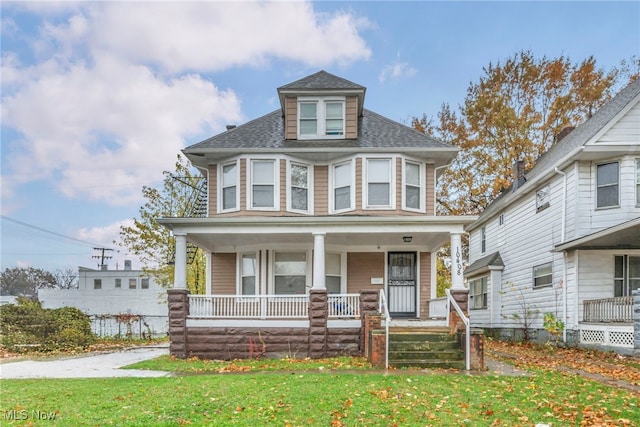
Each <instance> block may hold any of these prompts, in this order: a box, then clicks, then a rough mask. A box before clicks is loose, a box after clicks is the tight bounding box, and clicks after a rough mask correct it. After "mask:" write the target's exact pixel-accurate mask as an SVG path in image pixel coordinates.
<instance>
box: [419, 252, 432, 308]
mask: <svg viewBox="0 0 640 427" xmlns="http://www.w3.org/2000/svg"><path fill="white" fill-rule="evenodd" d="M418 256H419V257H420V260H419V263H420V313H419V315H418V317H420V319H428V318H429V301H430V300H431V252H419V253H418Z"/></svg>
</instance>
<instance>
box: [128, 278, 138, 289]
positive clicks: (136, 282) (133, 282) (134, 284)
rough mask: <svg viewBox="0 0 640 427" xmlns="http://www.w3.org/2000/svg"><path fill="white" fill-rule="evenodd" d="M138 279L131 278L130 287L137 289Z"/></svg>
mask: <svg viewBox="0 0 640 427" xmlns="http://www.w3.org/2000/svg"><path fill="white" fill-rule="evenodd" d="M137 285H138V281H137V280H136V279H129V289H135V288H137V287H138V286H137Z"/></svg>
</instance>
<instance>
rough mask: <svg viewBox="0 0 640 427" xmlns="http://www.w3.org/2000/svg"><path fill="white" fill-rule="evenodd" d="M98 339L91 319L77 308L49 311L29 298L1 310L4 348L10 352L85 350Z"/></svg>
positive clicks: (1, 330) (0, 320)
mask: <svg viewBox="0 0 640 427" xmlns="http://www.w3.org/2000/svg"><path fill="white" fill-rule="evenodd" d="M95 338H96V337H95V335H94V334H93V333H92V332H91V321H90V320H89V317H88V316H87V315H86V314H84V313H83V312H82V311H80V310H78V309H77V308H74V307H64V308H57V309H53V310H52V309H45V308H42V305H41V304H40V302H39V301H32V300H28V299H26V298H19V299H18V301H17V302H16V304H15V305H14V304H7V305H3V306H1V307H0V345H2V346H3V347H4V348H6V349H7V350H9V351H14V352H21V351H26V350H33V349H37V350H39V351H55V350H69V349H73V348H83V347H86V346H87V345H89V344H91V343H92V342H94V341H95Z"/></svg>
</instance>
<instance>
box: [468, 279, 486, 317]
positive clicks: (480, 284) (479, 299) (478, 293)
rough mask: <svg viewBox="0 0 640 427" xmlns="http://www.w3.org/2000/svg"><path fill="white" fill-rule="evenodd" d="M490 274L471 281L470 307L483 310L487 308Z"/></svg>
mask: <svg viewBox="0 0 640 427" xmlns="http://www.w3.org/2000/svg"><path fill="white" fill-rule="evenodd" d="M487 282H488V276H484V277H481V278H478V279H475V280H471V281H469V308H470V309H471V310H482V309H484V308H487Z"/></svg>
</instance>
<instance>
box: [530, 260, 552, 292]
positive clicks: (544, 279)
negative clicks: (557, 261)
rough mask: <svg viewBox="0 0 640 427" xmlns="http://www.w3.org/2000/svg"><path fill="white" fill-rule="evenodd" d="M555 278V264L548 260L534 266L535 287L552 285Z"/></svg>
mask: <svg viewBox="0 0 640 427" xmlns="http://www.w3.org/2000/svg"><path fill="white" fill-rule="evenodd" d="M552 280H553V264H552V263H550V262H548V263H546V264H542V265H536V266H535V267H533V287H534V288H541V287H544V286H549V285H551V282H552Z"/></svg>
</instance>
